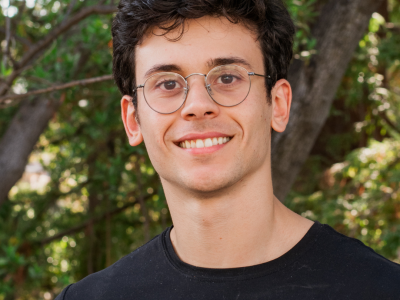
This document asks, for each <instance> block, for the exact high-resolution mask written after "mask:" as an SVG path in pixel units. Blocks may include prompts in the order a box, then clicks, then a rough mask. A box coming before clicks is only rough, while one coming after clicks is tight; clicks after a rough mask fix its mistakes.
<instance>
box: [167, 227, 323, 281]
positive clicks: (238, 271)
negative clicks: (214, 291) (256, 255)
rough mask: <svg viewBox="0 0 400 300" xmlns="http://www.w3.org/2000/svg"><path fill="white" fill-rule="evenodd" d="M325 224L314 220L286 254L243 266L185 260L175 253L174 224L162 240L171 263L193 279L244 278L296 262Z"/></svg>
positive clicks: (276, 269)
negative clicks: (207, 265) (212, 265)
mask: <svg viewBox="0 0 400 300" xmlns="http://www.w3.org/2000/svg"><path fill="white" fill-rule="evenodd" d="M323 226H324V225H323V224H321V223H320V222H318V221H314V224H313V225H312V226H311V227H310V229H309V230H308V231H307V233H306V234H305V235H304V236H303V238H302V239H301V240H300V241H299V242H298V243H297V244H296V245H294V246H293V247H292V248H291V249H290V250H289V251H288V252H286V253H285V254H283V255H281V256H280V257H278V258H276V259H273V260H271V261H268V262H265V263H262V264H258V265H254V266H249V267H241V268H229V269H211V268H202V267H196V266H193V265H190V264H187V263H185V262H183V261H182V260H181V259H180V258H179V257H178V255H177V254H176V253H175V250H174V248H173V246H172V242H171V238H170V233H171V229H172V228H173V226H171V227H169V228H167V230H165V231H164V232H163V233H162V237H161V239H160V240H161V242H162V247H163V250H164V253H165V255H166V257H167V259H168V261H169V262H170V264H171V265H172V266H173V267H174V268H175V269H176V270H177V271H179V272H180V273H183V274H184V275H186V276H189V277H192V279H198V280H207V279H209V280H212V281H218V280H223V281H226V280H243V279H251V278H255V277H261V276H265V275H267V274H271V273H273V272H278V271H279V270H282V269H284V268H286V267H287V266H289V265H291V264H292V263H294V262H295V261H296V260H298V259H299V258H300V257H301V256H302V255H304V254H305V253H306V252H307V251H308V250H309V249H310V248H311V247H312V246H313V245H314V244H315V242H316V241H317V239H318V237H319V235H320V233H321V230H322V228H323Z"/></svg>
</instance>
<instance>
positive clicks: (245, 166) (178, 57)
mask: <svg viewBox="0 0 400 300" xmlns="http://www.w3.org/2000/svg"><path fill="white" fill-rule="evenodd" d="M153 33H155V34H153ZM160 33H161V31H160V30H159V29H156V28H155V29H153V30H152V32H150V33H149V34H148V35H147V36H146V37H145V38H144V40H143V42H142V43H141V44H140V45H138V46H137V49H136V74H137V78H136V80H137V82H138V83H139V84H142V83H144V82H145V80H146V78H147V77H148V76H147V77H146V76H145V73H146V72H147V71H148V70H149V69H151V68H152V67H153V66H154V65H157V64H175V65H177V66H178V67H179V68H180V70H179V71H176V72H177V73H180V74H181V75H182V76H184V77H185V76H187V75H189V74H191V73H204V74H206V73H207V72H208V71H209V70H210V69H211V67H210V65H209V62H210V61H212V60H213V59H214V60H215V59H216V58H221V57H236V58H241V59H243V60H245V61H247V62H248V64H249V65H248V66H247V65H243V64H240V63H236V64H237V65H241V66H243V67H245V68H246V69H247V70H248V71H249V72H255V73H258V74H265V70H264V68H263V56H262V53H261V50H260V46H259V43H258V42H257V41H256V39H255V36H254V34H253V33H252V32H251V31H250V30H249V29H247V28H246V27H245V26H243V25H241V24H232V23H230V22H229V21H228V20H227V19H225V18H213V17H204V18H201V19H197V20H189V21H188V22H187V26H186V27H185V33H184V35H183V37H182V38H181V39H180V40H179V41H169V40H168V39H166V38H165V37H164V36H159V34H160ZM156 34H158V35H156ZM176 34H177V32H171V33H170V34H169V35H167V37H168V38H174V37H175V36H176ZM188 84H189V86H190V90H189V93H188V96H187V99H186V102H185V103H184V105H183V106H182V107H181V108H180V109H179V110H178V111H176V112H174V113H172V114H159V113H157V112H155V111H153V110H152V109H151V108H150V107H149V106H148V105H147V103H146V102H145V101H144V98H143V94H142V92H141V91H140V90H139V91H140V92H139V93H138V111H139V112H140V124H138V122H137V120H136V119H135V109H134V106H133V105H132V104H131V97H129V96H127V95H125V96H123V98H122V100H121V107H122V120H123V122H124V125H125V130H126V133H127V135H128V138H129V143H130V145H132V146H137V145H139V144H140V143H141V142H142V141H144V143H145V145H146V148H147V151H148V154H149V157H150V159H151V162H152V164H153V166H154V168H155V170H156V171H157V172H158V174H159V176H160V179H161V182H162V185H163V187H164V191H165V195H166V198H167V202H168V206H169V209H170V212H171V217H172V221H173V224H174V228H173V229H172V231H171V241H172V244H173V246H174V249H175V251H176V253H177V255H178V256H179V257H180V259H181V260H182V261H184V262H186V263H188V264H191V265H195V266H200V267H206V268H236V267H244V266H251V265H256V264H260V263H264V262H267V261H270V260H273V259H275V258H277V257H279V256H281V255H283V254H284V253H286V252H287V251H289V250H290V249H291V248H292V247H293V246H294V245H296V244H297V243H298V242H299V241H300V240H301V239H302V237H303V236H304V235H305V234H306V232H307V231H308V230H309V228H310V227H311V226H312V224H313V222H312V221H310V220H308V219H306V218H303V217H301V216H300V215H298V214H296V213H294V212H292V211H291V210H289V209H288V208H286V207H285V206H284V205H283V204H282V203H281V202H280V201H279V200H278V199H277V198H276V197H275V196H274V194H273V188H272V177H271V128H273V129H274V130H275V131H278V132H282V131H284V130H285V128H286V125H287V123H288V120H289V111H290V105H291V100H292V93H291V88H290V85H289V83H288V82H287V81H286V80H284V79H281V80H279V81H278V82H277V83H276V85H275V86H274V88H273V90H272V103H271V104H268V102H267V94H266V89H265V85H264V78H263V77H257V76H253V77H252V78H251V90H250V93H249V95H248V96H247V98H246V100H245V101H244V102H242V103H241V104H239V105H237V106H234V107H222V106H220V105H218V104H217V103H215V102H214V101H213V100H212V99H211V98H210V96H209V95H208V93H207V91H206V89H205V86H204V77H202V76H192V77H190V78H189V79H188ZM210 132H219V133H222V134H225V135H227V136H230V137H233V138H232V139H231V140H230V141H229V142H228V143H226V144H224V146H223V147H218V149H216V150H213V151H211V152H210V151H208V152H207V151H206V150H204V149H203V150H201V149H200V150H199V151H197V152H196V151H190V150H188V149H183V148H180V147H178V146H177V144H176V141H177V140H179V139H180V138H181V137H182V136H185V135H187V134H199V133H200V134H204V133H210Z"/></svg>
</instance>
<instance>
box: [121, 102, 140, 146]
mask: <svg viewBox="0 0 400 300" xmlns="http://www.w3.org/2000/svg"><path fill="white" fill-rule="evenodd" d="M135 113H136V111H135V107H134V106H133V103H132V97H131V96H128V95H124V96H123V97H122V99H121V116H122V122H123V123H124V127H125V132H126V135H127V136H128V139H129V144H130V145H131V146H137V145H139V144H140V143H141V142H142V141H143V136H142V131H141V129H140V125H139V123H138V121H137V120H136V118H135Z"/></svg>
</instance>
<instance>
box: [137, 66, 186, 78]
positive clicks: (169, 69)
mask: <svg viewBox="0 0 400 300" xmlns="http://www.w3.org/2000/svg"><path fill="white" fill-rule="evenodd" d="M156 72H182V69H181V68H180V67H179V66H178V65H175V64H157V65H154V66H152V67H151V68H150V69H148V70H147V72H146V73H145V74H144V76H145V77H147V76H149V75H151V74H153V73H156Z"/></svg>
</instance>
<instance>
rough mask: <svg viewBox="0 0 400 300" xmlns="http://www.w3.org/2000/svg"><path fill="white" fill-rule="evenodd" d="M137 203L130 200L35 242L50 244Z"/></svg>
mask: <svg viewBox="0 0 400 300" xmlns="http://www.w3.org/2000/svg"><path fill="white" fill-rule="evenodd" d="M136 203H138V201H134V202H130V203H128V204H125V205H124V206H122V207H119V208H117V209H114V210H112V211H110V212H105V213H104V214H102V215H101V216H98V217H95V218H92V219H89V220H87V221H85V222H83V223H81V224H79V225H77V226H74V227H71V228H69V229H67V230H64V231H62V232H59V233H57V234H55V235H53V236H51V237H48V238H45V239H43V240H40V241H35V242H34V243H35V244H39V245H41V246H43V245H46V244H49V243H51V242H52V241H55V240H58V239H60V238H62V237H63V236H66V235H71V234H74V233H77V232H79V231H81V230H83V229H84V228H85V227H86V226H87V225H88V224H89V223H93V224H94V223H97V222H100V221H102V220H103V219H105V218H107V217H111V216H113V215H116V214H119V213H121V212H123V211H124V210H126V209H127V208H129V207H132V206H134V205H135V204H136Z"/></svg>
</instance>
